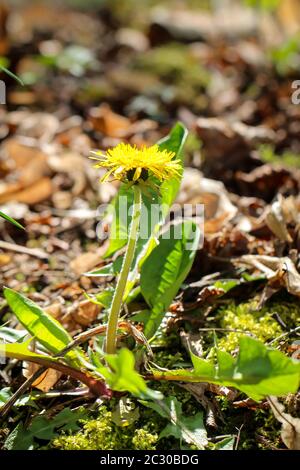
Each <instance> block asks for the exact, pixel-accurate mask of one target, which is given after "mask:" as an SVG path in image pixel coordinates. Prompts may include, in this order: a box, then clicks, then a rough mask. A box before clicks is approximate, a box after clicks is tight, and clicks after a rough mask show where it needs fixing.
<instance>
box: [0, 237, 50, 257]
mask: <svg viewBox="0 0 300 470" xmlns="http://www.w3.org/2000/svg"><path fill="white" fill-rule="evenodd" d="M0 248H1V249H2V250H7V251H15V252H16V253H23V254H25V255H29V256H33V257H34V258H39V259H48V258H49V256H48V254H47V253H45V252H44V251H42V250H39V249H37V248H27V246H22V245H17V244H14V243H9V242H4V241H3V240H0Z"/></svg>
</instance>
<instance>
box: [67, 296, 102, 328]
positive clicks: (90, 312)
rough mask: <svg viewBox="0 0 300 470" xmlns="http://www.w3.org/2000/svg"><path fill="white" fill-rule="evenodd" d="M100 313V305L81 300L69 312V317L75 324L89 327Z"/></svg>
mask: <svg viewBox="0 0 300 470" xmlns="http://www.w3.org/2000/svg"><path fill="white" fill-rule="evenodd" d="M100 311H101V307H100V305H97V304H95V303H93V302H90V301H89V300H83V301H82V302H79V304H78V305H75V306H74V307H73V308H72V310H71V312H70V313H71V315H72V317H73V319H74V320H75V322H76V323H79V325H81V326H90V325H91V324H92V323H93V321H94V320H96V318H97V316H98V314H99V313H100Z"/></svg>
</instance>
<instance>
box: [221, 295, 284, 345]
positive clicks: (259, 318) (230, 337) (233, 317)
mask: <svg viewBox="0 0 300 470" xmlns="http://www.w3.org/2000/svg"><path fill="white" fill-rule="evenodd" d="M255 307H256V305H255V303H245V304H240V305H235V304H234V303H232V304H230V305H229V306H227V307H226V308H223V309H221V310H220V312H219V315H220V325H221V327H222V328H224V329H228V330H237V331H228V332H226V334H225V335H224V336H223V337H222V338H220V340H219V342H218V345H219V347H220V348H221V349H224V350H225V351H228V352H232V351H234V350H235V349H236V348H237V347H238V343H239V338H240V336H241V335H242V334H245V333H250V334H252V335H253V336H254V337H255V338H257V339H259V340H260V341H263V342H266V341H269V340H271V339H274V338H276V336H279V335H280V334H282V328H281V326H280V325H279V323H278V322H277V321H276V320H275V319H274V318H273V316H272V312H269V311H268V310H267V309H265V308H264V309H262V310H259V311H255Z"/></svg>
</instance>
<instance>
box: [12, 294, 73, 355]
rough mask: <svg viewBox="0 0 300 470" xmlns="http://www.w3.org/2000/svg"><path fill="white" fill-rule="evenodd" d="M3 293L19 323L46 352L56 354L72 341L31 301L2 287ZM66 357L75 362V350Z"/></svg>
mask: <svg viewBox="0 0 300 470" xmlns="http://www.w3.org/2000/svg"><path fill="white" fill-rule="evenodd" d="M3 292H4V296H5V298H6V300H7V303H8V305H9V306H10V308H11V310H12V311H13V312H14V314H15V315H16V317H17V318H18V320H19V322H20V323H21V324H22V325H23V326H24V327H25V328H26V330H27V331H28V332H29V333H30V334H31V335H32V336H33V337H34V338H35V339H37V340H38V342H39V343H41V344H42V345H43V346H44V347H45V348H46V349H47V350H48V351H50V352H52V353H54V354H55V353H58V352H59V351H61V350H62V349H63V348H65V347H66V346H67V345H68V344H69V343H70V342H71V341H72V337H71V336H70V335H69V333H68V332H67V331H66V330H65V329H64V328H63V326H62V325H61V324H60V323H59V322H58V321H57V320H55V319H54V318H53V317H52V316H51V315H49V314H48V313H46V312H45V311H44V310H42V309H41V308H40V307H39V306H38V305H37V304H36V303H34V302H33V301H32V300H29V299H27V298H26V297H24V296H23V295H22V294H20V293H19V292H15V291H14V290H12V289H9V288H8V287H4V290H3ZM66 357H67V358H69V359H70V360H71V361H72V362H73V361H75V362H77V360H76V358H77V353H76V351H75V350H74V351H70V352H69V353H68V354H67V355H66Z"/></svg>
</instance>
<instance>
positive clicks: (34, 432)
mask: <svg viewBox="0 0 300 470" xmlns="http://www.w3.org/2000/svg"><path fill="white" fill-rule="evenodd" d="M86 416H87V412H86V411H85V410H83V409H79V410H71V409H70V408H65V409H64V410H62V411H61V412H60V413H58V414H57V415H56V416H55V417H54V418H52V419H48V418H46V417H45V416H36V417H35V418H33V420H32V422H31V424H30V425H29V426H28V427H25V426H24V424H23V423H19V424H18V425H17V427H16V428H15V429H14V430H13V431H12V432H11V433H10V435H9V436H8V438H7V439H6V441H5V444H4V446H5V448H6V449H8V450H30V449H33V448H35V447H36V443H35V438H37V439H42V440H45V441H50V440H51V439H53V438H54V437H55V436H56V435H57V433H58V432H61V431H72V432H75V431H77V430H78V429H79V426H78V424H77V423H78V421H79V420H82V419H85V418H86Z"/></svg>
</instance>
